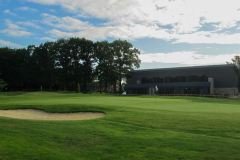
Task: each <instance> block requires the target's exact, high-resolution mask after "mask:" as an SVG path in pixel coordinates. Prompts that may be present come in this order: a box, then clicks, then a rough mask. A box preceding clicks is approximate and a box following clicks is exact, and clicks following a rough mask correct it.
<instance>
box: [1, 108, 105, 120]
mask: <svg viewBox="0 0 240 160" xmlns="http://www.w3.org/2000/svg"><path fill="white" fill-rule="evenodd" d="M104 115H105V114H104V113H94V112H77V113H47V112H44V111H40V110H34V109H17V110H0V117H8V118H15V119H27V120H48V121H73V120H90V119H96V118H101V117H103V116H104Z"/></svg>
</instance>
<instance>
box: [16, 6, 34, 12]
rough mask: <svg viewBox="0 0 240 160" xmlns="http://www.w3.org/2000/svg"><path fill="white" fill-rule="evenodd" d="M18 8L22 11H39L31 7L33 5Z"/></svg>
mask: <svg viewBox="0 0 240 160" xmlns="http://www.w3.org/2000/svg"><path fill="white" fill-rule="evenodd" d="M17 9H18V10H20V11H30V12H37V11H38V10H37V9H35V8H31V7H28V6H22V7H19V8H17Z"/></svg>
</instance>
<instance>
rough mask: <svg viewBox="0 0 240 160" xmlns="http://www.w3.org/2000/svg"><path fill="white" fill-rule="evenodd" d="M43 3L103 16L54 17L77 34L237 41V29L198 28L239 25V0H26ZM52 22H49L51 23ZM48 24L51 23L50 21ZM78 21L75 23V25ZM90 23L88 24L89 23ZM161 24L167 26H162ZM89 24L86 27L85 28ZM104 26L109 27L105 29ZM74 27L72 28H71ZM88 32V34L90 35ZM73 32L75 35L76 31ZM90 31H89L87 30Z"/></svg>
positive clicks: (185, 40)
mask: <svg viewBox="0 0 240 160" xmlns="http://www.w3.org/2000/svg"><path fill="white" fill-rule="evenodd" d="M28 1H32V2H36V3H40V4H45V5H60V6H62V7H64V8H66V9H67V10H69V11H71V12H74V13H75V14H78V15H87V16H90V17H95V18H99V19H103V20H106V21H107V23H104V24H103V26H100V27H99V26H98V27H94V26H91V25H90V24H89V23H87V22H83V21H80V20H76V19H74V18H71V17H63V18H60V19H58V18H56V17H55V18H56V19H55V18H54V17H47V18H48V20H49V19H50V20H51V21H54V23H55V24H57V25H58V26H59V28H58V29H60V27H62V28H61V29H65V30H67V31H68V32H70V31H71V32H72V34H76V31H77V32H78V34H80V31H79V29H80V28H82V29H83V31H82V32H83V33H81V34H80V35H85V34H87V33H86V32H88V31H87V30H91V31H95V32H96V33H97V35H98V34H100V33H101V34H100V35H101V36H103V37H104V36H105V37H109V36H111V37H118V38H127V39H137V38H144V37H152V38H158V39H165V40H175V42H176V43H180V42H186V43H218V44H233V43H234V44H240V41H239V38H238V37H239V33H232V34H230V33H215V32H214V31H211V32H209V31H208V32H207V31H204V32H203V31H200V30H199V29H201V28H202V27H203V26H204V25H207V24H209V23H214V24H215V25H216V30H215V31H221V30H223V29H225V30H226V29H230V28H231V27H240V26H239V23H238V22H240V10H239V8H240V1H239V0H221V1H219V0H211V1H209V0H199V1H194V0H97V1H96V0H28ZM54 23H53V24H54ZM53 24H52V25H53ZM77 24H78V25H77ZM89 25H90V27H89ZM164 26H171V27H170V28H166V27H164ZM87 27H89V28H87ZM106 28H110V30H109V32H110V33H109V32H107V31H106ZM73 30H75V31H73ZM95 32H92V33H91V34H92V35H91V36H90V37H93V36H94V34H95ZM78 34H77V35H78ZM88 34H90V33H88Z"/></svg>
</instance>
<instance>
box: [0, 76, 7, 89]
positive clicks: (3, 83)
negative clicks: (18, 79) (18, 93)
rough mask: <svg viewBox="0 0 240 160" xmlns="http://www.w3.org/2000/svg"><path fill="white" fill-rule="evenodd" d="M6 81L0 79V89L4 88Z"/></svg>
mask: <svg viewBox="0 0 240 160" xmlns="http://www.w3.org/2000/svg"><path fill="white" fill-rule="evenodd" d="M7 85H8V84H7V82H5V81H4V80H2V79H0V91H3V90H4V88H5V87H6V86H7Z"/></svg>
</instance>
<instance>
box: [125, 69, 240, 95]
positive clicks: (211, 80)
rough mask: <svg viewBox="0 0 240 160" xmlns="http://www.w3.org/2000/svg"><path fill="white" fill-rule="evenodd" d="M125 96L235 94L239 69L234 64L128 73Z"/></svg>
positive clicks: (237, 89)
mask: <svg viewBox="0 0 240 160" xmlns="http://www.w3.org/2000/svg"><path fill="white" fill-rule="evenodd" d="M125 88H126V91H127V94H164V95H166V94H167V95H169V94H179V95H181V94H197V95H238V92H239V69H238V68H237V67H236V66H235V65H233V64H225V65H211V66H194V67H179V68H163V69H146V70H134V71H131V72H130V74H129V77H128V79H127V85H126V87H125Z"/></svg>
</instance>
